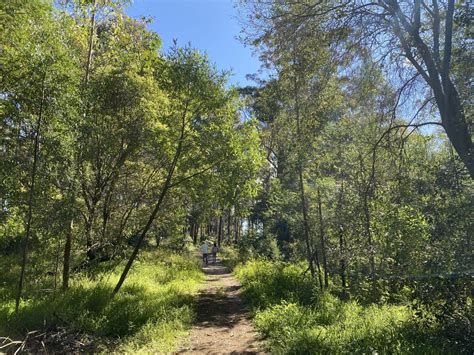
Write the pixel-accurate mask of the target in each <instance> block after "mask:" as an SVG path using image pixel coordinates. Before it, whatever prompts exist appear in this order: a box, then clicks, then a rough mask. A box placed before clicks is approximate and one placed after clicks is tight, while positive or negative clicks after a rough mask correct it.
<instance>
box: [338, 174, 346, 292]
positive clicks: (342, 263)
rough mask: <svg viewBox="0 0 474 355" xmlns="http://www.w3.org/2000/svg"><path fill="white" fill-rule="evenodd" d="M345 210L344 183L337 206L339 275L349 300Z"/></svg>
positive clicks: (343, 290) (342, 183)
mask: <svg viewBox="0 0 474 355" xmlns="http://www.w3.org/2000/svg"><path fill="white" fill-rule="evenodd" d="M343 208H344V181H342V182H341V190H340V193H339V201H338V206H337V218H338V224H339V254H340V257H339V275H340V276H341V286H342V294H343V297H344V298H347V282H346V267H347V266H346V256H345V255H346V248H345V241H344V220H343V216H342V210H343Z"/></svg>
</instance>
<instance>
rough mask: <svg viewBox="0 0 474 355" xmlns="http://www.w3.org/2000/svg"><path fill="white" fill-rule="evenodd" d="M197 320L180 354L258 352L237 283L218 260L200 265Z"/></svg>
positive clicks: (259, 344)
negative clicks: (201, 285) (201, 279)
mask: <svg viewBox="0 0 474 355" xmlns="http://www.w3.org/2000/svg"><path fill="white" fill-rule="evenodd" d="M203 271H204V272H205V273H206V283H205V286H204V288H203V290H202V291H201V293H200V294H199V298H198V303H197V310H196V311H197V319H196V323H195V325H194V326H193V328H192V330H191V334H190V337H189V338H188V339H187V341H186V342H185V344H184V346H183V347H182V349H181V350H180V351H179V352H178V353H180V354H187V353H201V354H223V353H225V354H242V353H244V354H258V353H263V347H262V344H261V342H260V341H259V339H258V335H257V333H256V331H255V329H254V328H253V326H252V324H251V322H250V315H249V313H248V311H247V310H246V309H245V306H244V304H243V302H242V297H241V292H240V284H239V282H238V281H237V280H236V279H235V277H234V276H233V275H232V274H231V273H230V272H229V271H228V270H227V268H226V267H225V266H223V265H222V264H221V263H220V262H219V261H218V262H217V263H216V264H209V265H207V266H206V267H203Z"/></svg>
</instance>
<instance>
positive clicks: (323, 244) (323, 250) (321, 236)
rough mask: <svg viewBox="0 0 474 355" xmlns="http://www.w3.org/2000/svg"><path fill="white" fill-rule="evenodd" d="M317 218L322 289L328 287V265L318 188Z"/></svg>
mask: <svg viewBox="0 0 474 355" xmlns="http://www.w3.org/2000/svg"><path fill="white" fill-rule="evenodd" d="M318 217H319V238H320V241H321V254H322V257H323V268H324V287H326V288H328V287H329V274H328V264H327V260H326V241H325V235H324V221H323V209H322V202H321V191H320V189H319V187H318Z"/></svg>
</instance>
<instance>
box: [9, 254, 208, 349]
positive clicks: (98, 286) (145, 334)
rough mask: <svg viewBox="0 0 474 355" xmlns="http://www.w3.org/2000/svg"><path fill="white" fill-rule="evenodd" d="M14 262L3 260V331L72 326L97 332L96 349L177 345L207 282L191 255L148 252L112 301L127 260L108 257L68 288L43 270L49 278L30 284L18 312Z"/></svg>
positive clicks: (15, 334)
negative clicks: (56, 284)
mask: <svg viewBox="0 0 474 355" xmlns="http://www.w3.org/2000/svg"><path fill="white" fill-rule="evenodd" d="M11 261H12V260H11V259H10V260H7V259H2V265H1V267H2V270H5V278H3V284H1V285H0V291H1V292H0V295H1V296H0V297H1V298H0V334H2V335H8V336H9V337H11V338H13V339H19V340H23V337H24V332H25V330H40V331H41V332H48V331H49V332H53V331H54V329H57V328H58V327H68V328H69V329H74V330H77V331H80V332H82V333H84V334H85V335H89V336H92V337H93V340H94V344H93V346H94V349H95V350H100V349H102V350H107V351H113V350H117V351H129V352H135V351H140V350H146V351H172V350H175V349H176V346H177V345H178V344H179V340H180V338H181V337H182V336H183V335H185V334H187V333H186V331H187V330H188V329H189V327H190V325H191V323H192V321H193V317H194V315H193V314H194V313H193V302H194V294H195V293H196V291H197V290H198V289H199V287H200V285H201V281H202V272H201V271H200V270H199V264H198V262H197V261H196V259H195V258H194V257H193V256H192V255H191V254H189V255H188V254H183V255H177V254H174V253H171V252H157V251H147V252H144V253H143V254H142V256H141V257H140V258H139V259H138V260H137V262H136V263H135V265H134V267H133V269H132V271H131V272H130V276H129V283H127V285H126V286H124V289H123V292H121V293H120V294H119V295H117V296H116V297H114V298H113V299H112V300H111V299H110V295H111V292H112V289H113V287H114V285H115V283H116V282H117V279H118V277H119V275H120V271H121V269H122V268H123V262H118V263H117V262H113V261H109V262H104V263H102V264H100V265H98V266H97V267H94V268H93V269H89V270H88V271H87V272H80V273H77V274H76V275H74V277H73V278H72V280H71V284H70V287H69V289H68V290H67V291H66V292H61V291H60V290H59V289H57V288H56V289H55V288H54V277H53V276H50V275H42V276H43V277H44V278H45V280H44V281H43V282H42V283H41V284H39V285H38V286H40V287H37V288H30V289H29V295H28V298H27V300H25V301H23V302H22V304H21V307H20V311H19V313H18V314H15V302H14V298H13V297H12V296H13V295H12V294H13V293H14V291H15V287H14V286H16V283H15V282H14V281H15V280H16V275H17V268H16V267H12V263H11ZM38 276H39V275H38ZM44 287H47V288H44ZM12 348H13V347H12ZM55 350H57V351H61V349H55ZM63 350H67V348H66V349H63ZM48 351H51V349H49V350H48Z"/></svg>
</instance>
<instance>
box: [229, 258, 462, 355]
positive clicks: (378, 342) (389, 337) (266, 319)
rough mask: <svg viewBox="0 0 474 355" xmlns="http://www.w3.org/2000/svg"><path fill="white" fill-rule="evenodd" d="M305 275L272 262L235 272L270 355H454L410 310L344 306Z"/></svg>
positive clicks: (355, 304)
mask: <svg viewBox="0 0 474 355" xmlns="http://www.w3.org/2000/svg"><path fill="white" fill-rule="evenodd" d="M302 270H303V268H302V267H300V266H295V265H288V264H283V263H271V262H268V261H250V262H248V263H246V264H244V265H240V266H238V267H237V269H236V275H237V277H238V278H239V279H240V281H241V282H242V285H243V287H244V294H245V297H246V300H247V301H248V302H249V303H250V305H251V306H252V309H253V311H254V315H255V325H256V327H257V329H258V330H259V331H260V332H261V333H262V334H263V335H264V336H265V337H266V338H267V341H268V345H269V347H270V349H271V351H272V352H275V353H285V354H286V353H289V354H306V353H318V354H319V353H321V354H326V353H347V354H349V353H368V352H377V353H396V354H405V353H440V354H441V353H443V351H444V350H452V349H453V348H452V347H451V344H449V345H448V344H444V343H443V342H442V341H439V339H436V330H437V328H436V327H425V325H424V324H423V323H422V322H420V321H419V320H417V318H416V317H415V312H414V311H413V310H412V308H410V307H408V306H406V305H368V306H362V305H360V304H359V303H358V302H357V301H342V300H340V299H339V298H337V297H335V296H334V295H332V294H330V293H329V292H327V291H325V292H320V291H318V290H317V289H316V288H315V287H314V283H313V282H312V281H311V280H308V278H305V277H303V276H302V275H301V272H302ZM460 349H462V347H461V348H460Z"/></svg>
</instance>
